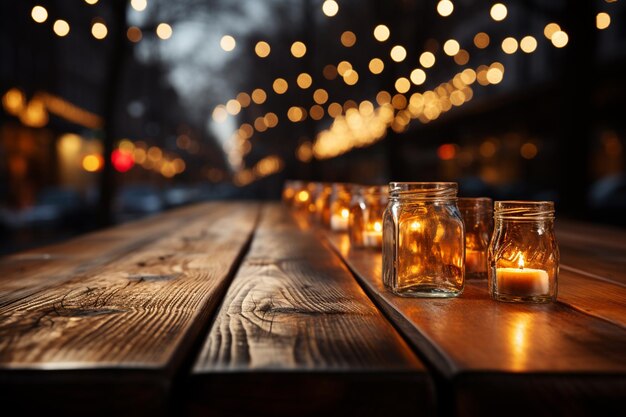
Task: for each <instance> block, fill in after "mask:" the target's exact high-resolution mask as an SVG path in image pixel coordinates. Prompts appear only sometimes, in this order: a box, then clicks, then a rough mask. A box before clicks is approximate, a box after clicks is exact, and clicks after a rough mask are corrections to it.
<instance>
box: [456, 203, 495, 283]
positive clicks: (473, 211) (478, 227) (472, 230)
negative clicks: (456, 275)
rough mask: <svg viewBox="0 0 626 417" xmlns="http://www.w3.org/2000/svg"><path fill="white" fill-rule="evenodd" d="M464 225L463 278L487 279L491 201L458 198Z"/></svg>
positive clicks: (491, 216)
mask: <svg viewBox="0 0 626 417" xmlns="http://www.w3.org/2000/svg"><path fill="white" fill-rule="evenodd" d="M457 205H458V206H459V212H460V213H461V218H463V222H464V223H465V278H466V279H472V278H479V279H487V269H488V262H487V254H488V252H489V240H490V239H491V230H492V228H493V201H491V199H490V198H486V197H480V198H459V199H458V201H457Z"/></svg>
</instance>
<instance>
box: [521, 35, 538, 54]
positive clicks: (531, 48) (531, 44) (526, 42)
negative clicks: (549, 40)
mask: <svg viewBox="0 0 626 417" xmlns="http://www.w3.org/2000/svg"><path fill="white" fill-rule="evenodd" d="M519 46H520V49H521V50H522V51H524V52H526V53H527V54H530V53H532V52H535V50H536V49H537V39H535V38H534V37H533V36H530V35H529V36H524V37H523V38H522V40H521V41H520V43H519Z"/></svg>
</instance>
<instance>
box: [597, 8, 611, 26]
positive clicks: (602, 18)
mask: <svg viewBox="0 0 626 417" xmlns="http://www.w3.org/2000/svg"><path fill="white" fill-rule="evenodd" d="M610 24H611V16H610V15H609V14H608V13H605V12H600V13H598V14H597V15H596V27H597V28H598V29H600V30H603V29H606V28H608V27H609V25H610Z"/></svg>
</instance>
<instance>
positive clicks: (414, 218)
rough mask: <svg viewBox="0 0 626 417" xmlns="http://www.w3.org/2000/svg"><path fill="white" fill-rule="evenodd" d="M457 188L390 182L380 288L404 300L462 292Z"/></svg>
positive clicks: (462, 248)
mask: <svg viewBox="0 0 626 417" xmlns="http://www.w3.org/2000/svg"><path fill="white" fill-rule="evenodd" d="M456 194H457V184H456V183H451V182H413V183H411V182H392V183H390V184H389V203H388V204H387V208H386V209H385V213H384V216H383V283H384V285H385V287H387V288H388V289H389V290H391V291H392V292H393V293H395V294H397V295H401V296H407V297H455V296H458V295H460V294H461V293H462V292H463V289H464V286H465V276H464V266H465V229H464V226H463V220H462V219H461V215H460V213H459V210H458V207H457V204H456V200H457V199H456Z"/></svg>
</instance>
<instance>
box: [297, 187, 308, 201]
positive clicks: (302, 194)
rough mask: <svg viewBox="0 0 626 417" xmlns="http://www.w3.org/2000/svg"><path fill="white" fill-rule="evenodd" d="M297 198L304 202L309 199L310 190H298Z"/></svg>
mask: <svg viewBox="0 0 626 417" xmlns="http://www.w3.org/2000/svg"><path fill="white" fill-rule="evenodd" d="M296 198H297V199H298V201H301V202H303V203H304V202H306V201H308V200H309V192H308V191H306V190H302V191H300V192H298V194H297V195H296Z"/></svg>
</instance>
